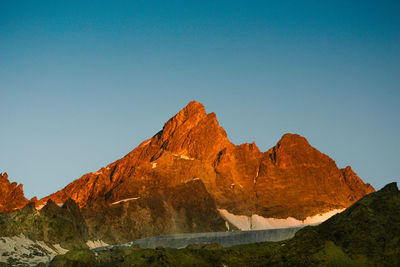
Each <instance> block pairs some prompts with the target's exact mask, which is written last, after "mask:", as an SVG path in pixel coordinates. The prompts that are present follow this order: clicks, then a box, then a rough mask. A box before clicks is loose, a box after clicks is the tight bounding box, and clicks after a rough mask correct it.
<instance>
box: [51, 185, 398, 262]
mask: <svg viewBox="0 0 400 267" xmlns="http://www.w3.org/2000/svg"><path fill="white" fill-rule="evenodd" d="M270 265H273V266H400V191H399V190H398V188H397V186H396V183H391V184H388V185H386V186H385V187H384V188H383V189H381V190H379V191H378V192H375V193H372V194H370V195H367V196H365V197H363V198H362V199H361V200H359V201H357V202H356V203H355V204H354V205H352V206H351V207H349V208H348V209H347V210H345V211H344V212H342V213H340V214H337V215H336V216H334V217H332V218H331V219H329V220H327V221H326V222H324V223H322V224H320V225H319V226H314V227H305V228H304V229H302V230H300V231H299V232H297V233H296V236H295V237H294V238H292V239H290V240H286V241H282V242H266V243H258V244H252V245H242V246H235V247H230V248H223V247H221V246H219V245H217V244H214V245H213V244H211V245H210V244H208V245H201V244H199V245H190V246H188V247H187V248H185V249H170V248H158V249H141V248H139V247H137V246H132V247H114V248H112V249H109V250H105V251H98V252H93V251H91V250H87V249H76V250H72V251H69V252H68V253H66V254H65V255H59V256H56V257H55V258H54V259H53V261H52V262H51V263H50V266H270Z"/></svg>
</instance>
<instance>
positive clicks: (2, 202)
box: [0, 173, 28, 213]
mask: <svg viewBox="0 0 400 267" xmlns="http://www.w3.org/2000/svg"><path fill="white" fill-rule="evenodd" d="M26 203H28V200H27V199H26V198H25V196H24V191H23V190H22V184H19V185H18V184H17V183H15V182H14V183H10V181H9V180H8V175H7V173H3V174H2V173H0V213H9V212H11V211H13V210H15V209H20V208H22V207H23V206H25V205H26Z"/></svg>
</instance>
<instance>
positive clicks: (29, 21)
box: [0, 1, 400, 198]
mask: <svg viewBox="0 0 400 267" xmlns="http://www.w3.org/2000/svg"><path fill="white" fill-rule="evenodd" d="M399 14H400V2H399V1H104V2H103V1H1V2H0V101H1V103H0V127H1V128H0V172H8V174H9V176H10V179H11V180H13V181H17V182H21V183H23V184H24V191H25V194H26V196H27V197H29V198H30V197H32V196H34V195H37V196H38V197H43V196H45V195H48V194H50V193H52V192H54V191H56V190H59V189H61V188H62V187H64V186H65V185H67V184H68V183H69V182H71V181H73V180H74V179H77V178H79V177H80V176H81V175H83V174H85V173H87V172H91V171H96V170H97V169H99V168H101V167H102V166H105V165H106V164H108V163H110V162H113V161H115V160H116V159H119V158H121V157H122V156H124V155H125V154H126V153H128V152H129V151H130V150H132V149H133V148H134V147H136V146H137V145H138V144H139V143H140V142H141V141H143V140H145V139H147V138H149V137H151V136H152V135H153V134H155V133H156V132H157V131H159V130H160V129H161V127H162V126H163V123H164V122H165V121H166V120H168V119H169V118H170V117H171V116H173V115H174V114H175V113H176V112H178V111H179V110H180V109H181V108H182V107H184V106H185V105H186V104H187V103H188V102H189V101H190V100H197V101H200V102H202V103H203V104H204V105H205V106H206V110H207V112H216V113H217V118H218V120H219V122H220V124H221V125H222V126H223V127H224V128H225V130H226V131H227V133H228V136H229V138H230V139H231V141H233V142H234V143H236V144H240V143H243V142H251V141H255V142H256V143H257V145H258V146H259V148H260V149H261V150H262V151H266V150H267V149H269V148H270V147H272V146H273V145H275V144H276V142H277V141H278V140H279V139H280V137H281V136H282V135H283V134H284V133H287V132H292V133H299V134H301V135H303V136H305V137H306V138H307V139H308V140H309V142H310V143H311V144H312V145H313V146H314V147H316V148H317V149H319V150H320V151H322V152H324V153H326V154H328V155H329V156H330V157H332V158H333V159H334V160H335V161H336V163H337V164H338V166H339V167H345V166H346V165H351V166H352V167H353V169H354V170H355V171H356V172H357V174H358V175H359V176H360V177H361V178H362V179H363V180H364V181H365V182H368V183H371V184H372V185H373V186H374V187H375V188H377V189H379V188H380V187H382V186H383V185H384V184H386V183H388V182H391V181H396V180H397V181H399V177H400V136H399V133H400V119H399V117H400V104H399V102H400V16H399Z"/></svg>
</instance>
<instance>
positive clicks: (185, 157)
mask: <svg viewBox="0 0 400 267" xmlns="http://www.w3.org/2000/svg"><path fill="white" fill-rule="evenodd" d="M181 159H186V160H194V158H190V157H188V156H186V155H181Z"/></svg>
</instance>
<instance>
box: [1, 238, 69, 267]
mask: <svg viewBox="0 0 400 267" xmlns="http://www.w3.org/2000/svg"><path fill="white" fill-rule="evenodd" d="M67 251H68V250H66V249H64V248H62V247H61V246H60V245H59V244H53V245H48V244H46V243H45V242H44V241H33V240H31V239H29V238H27V237H25V236H24V235H23V234H20V235H19V236H12V237H0V252H1V253H0V262H5V263H8V262H9V261H10V260H13V261H14V262H16V263H18V266H36V265H37V264H39V263H40V262H43V263H48V262H50V261H51V260H52V259H53V258H54V257H55V256H56V255H59V254H65V253H66V252H67Z"/></svg>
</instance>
